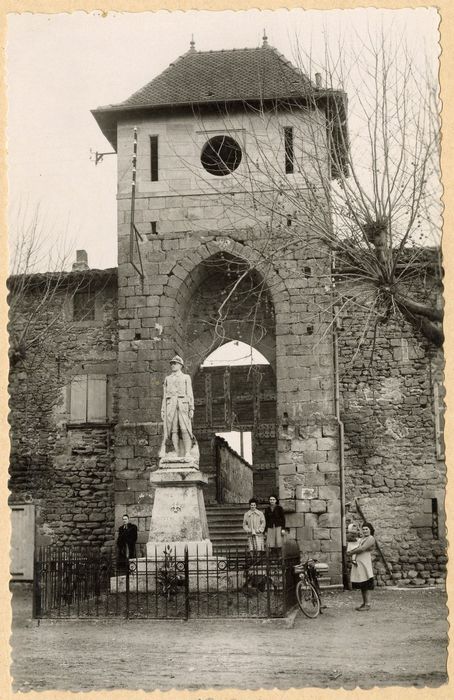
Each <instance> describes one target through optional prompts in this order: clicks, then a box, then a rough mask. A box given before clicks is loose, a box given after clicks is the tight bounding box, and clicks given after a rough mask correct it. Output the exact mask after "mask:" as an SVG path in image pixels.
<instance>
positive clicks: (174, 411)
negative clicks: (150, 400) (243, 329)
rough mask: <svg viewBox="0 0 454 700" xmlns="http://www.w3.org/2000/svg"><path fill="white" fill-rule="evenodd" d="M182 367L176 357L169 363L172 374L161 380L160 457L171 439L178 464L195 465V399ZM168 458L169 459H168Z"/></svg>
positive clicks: (196, 457)
mask: <svg viewBox="0 0 454 700" xmlns="http://www.w3.org/2000/svg"><path fill="white" fill-rule="evenodd" d="M183 367H184V361H183V359H182V358H181V357H180V356H179V355H175V357H172V359H171V360H170V369H171V372H170V374H168V375H167V377H166V378H165V379H164V393H163V398H162V406H161V418H162V420H163V423H164V435H163V442H162V447H161V453H160V456H161V458H164V457H165V454H166V452H165V446H166V441H167V440H168V439H170V440H171V441H172V445H173V449H174V452H175V457H176V458H177V459H178V461H184V462H194V461H198V454H194V452H195V450H193V445H194V443H195V438H194V435H193V433H192V419H193V417H194V396H193V393H192V382H191V377H190V376H189V374H184V372H183V371H182V370H183ZM197 452H198V450H197ZM168 457H169V458H170V455H168ZM172 457H173V456H172Z"/></svg>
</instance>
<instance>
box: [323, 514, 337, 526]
mask: <svg viewBox="0 0 454 700" xmlns="http://www.w3.org/2000/svg"><path fill="white" fill-rule="evenodd" d="M318 524H319V527H340V524H341V518H340V513H322V514H321V515H320V517H319V519H318Z"/></svg>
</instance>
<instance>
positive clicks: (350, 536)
mask: <svg viewBox="0 0 454 700" xmlns="http://www.w3.org/2000/svg"><path fill="white" fill-rule="evenodd" d="M358 539H359V532H358V526H357V524H356V523H350V525H349V526H348V527H347V552H348V551H349V549H354V548H355V547H356V544H357V542H358ZM351 562H352V566H358V562H357V561H356V554H352V555H351Z"/></svg>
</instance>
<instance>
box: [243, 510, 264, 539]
mask: <svg viewBox="0 0 454 700" xmlns="http://www.w3.org/2000/svg"><path fill="white" fill-rule="evenodd" d="M243 530H245V531H246V532H247V536H248V538H247V539H248V545H249V551H250V552H263V550H264V548H265V543H264V537H263V533H264V531H265V516H264V515H263V513H262V511H261V510H258V509H257V499H256V498H250V499H249V510H248V511H247V512H246V513H245V514H244V518H243Z"/></svg>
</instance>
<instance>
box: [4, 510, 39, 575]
mask: <svg viewBox="0 0 454 700" xmlns="http://www.w3.org/2000/svg"><path fill="white" fill-rule="evenodd" d="M34 548H35V506H34V505H17V506H12V507H11V560H10V573H11V578H12V579H13V580H15V581H32V580H33V552H34Z"/></svg>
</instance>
